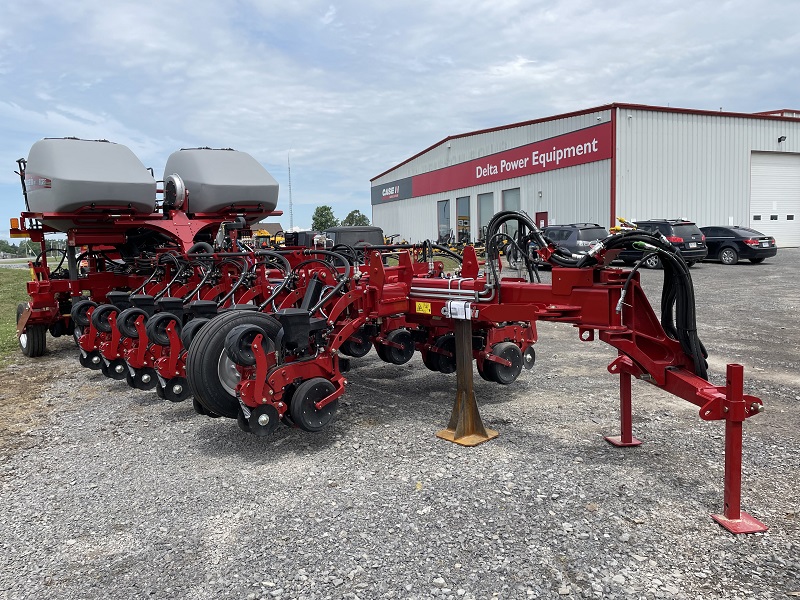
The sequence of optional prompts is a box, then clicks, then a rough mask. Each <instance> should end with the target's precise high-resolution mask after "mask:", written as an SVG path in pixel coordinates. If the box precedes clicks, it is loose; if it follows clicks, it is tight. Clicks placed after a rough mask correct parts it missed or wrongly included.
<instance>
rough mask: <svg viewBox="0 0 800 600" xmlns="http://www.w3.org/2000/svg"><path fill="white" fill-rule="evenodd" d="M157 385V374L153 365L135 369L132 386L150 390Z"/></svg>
mask: <svg viewBox="0 0 800 600" xmlns="http://www.w3.org/2000/svg"><path fill="white" fill-rule="evenodd" d="M129 371H130V369H129ZM157 385H158V375H157V374H156V370H155V369H154V368H153V367H142V368H141V369H136V374H135V375H134V376H133V387H135V388H136V389H137V390H152V389H153V388H154V387H156V386H157Z"/></svg>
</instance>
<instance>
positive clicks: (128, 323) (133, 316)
mask: <svg viewBox="0 0 800 600" xmlns="http://www.w3.org/2000/svg"><path fill="white" fill-rule="evenodd" d="M147 316H148V315H147V313H146V312H145V311H143V310H142V309H141V308H126V309H125V310H123V311H122V312H121V313H119V315H117V329H119V332H120V333H121V334H122V335H123V336H125V337H126V338H132V339H134V340H135V339H138V338H139V332H138V331H137V330H136V320H137V319H138V318H139V317H144V320H145V321H147Z"/></svg>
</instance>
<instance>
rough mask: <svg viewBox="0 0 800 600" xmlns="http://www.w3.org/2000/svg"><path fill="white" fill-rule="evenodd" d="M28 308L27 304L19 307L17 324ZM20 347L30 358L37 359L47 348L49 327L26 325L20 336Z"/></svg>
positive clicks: (21, 304) (23, 303) (22, 303)
mask: <svg viewBox="0 0 800 600" xmlns="http://www.w3.org/2000/svg"><path fill="white" fill-rule="evenodd" d="M27 308H28V305H27V304H26V303H25V302H20V303H19V304H18V305H17V323H19V320H20V318H21V317H22V313H24V312H25V311H26V310H27ZM19 347H20V350H22V353H23V354H24V355H25V356H27V357H28V358H37V357H39V356H42V354H44V351H45V349H46V348H47V325H27V324H26V325H25V329H23V331H22V333H21V334H20V336H19Z"/></svg>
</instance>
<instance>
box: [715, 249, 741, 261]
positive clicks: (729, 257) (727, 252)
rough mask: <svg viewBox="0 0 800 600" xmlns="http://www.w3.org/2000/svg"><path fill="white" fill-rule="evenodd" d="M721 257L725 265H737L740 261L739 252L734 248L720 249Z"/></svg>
mask: <svg viewBox="0 0 800 600" xmlns="http://www.w3.org/2000/svg"><path fill="white" fill-rule="evenodd" d="M719 259H720V261H722V264H723V265H735V264H736V263H737V262H739V253H738V252H736V250H734V249H733V248H723V249H722V250H720V251H719Z"/></svg>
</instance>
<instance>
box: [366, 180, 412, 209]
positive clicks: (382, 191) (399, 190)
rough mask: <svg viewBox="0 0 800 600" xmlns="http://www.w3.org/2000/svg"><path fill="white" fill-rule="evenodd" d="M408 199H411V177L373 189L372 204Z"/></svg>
mask: <svg viewBox="0 0 800 600" xmlns="http://www.w3.org/2000/svg"><path fill="white" fill-rule="evenodd" d="M406 198H411V177H406V178H405V179H398V180H397V181H392V182H391V183H384V184H381V185H376V186H375V187H373V188H372V204H382V203H383V202H391V201H393V200H405V199H406Z"/></svg>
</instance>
